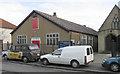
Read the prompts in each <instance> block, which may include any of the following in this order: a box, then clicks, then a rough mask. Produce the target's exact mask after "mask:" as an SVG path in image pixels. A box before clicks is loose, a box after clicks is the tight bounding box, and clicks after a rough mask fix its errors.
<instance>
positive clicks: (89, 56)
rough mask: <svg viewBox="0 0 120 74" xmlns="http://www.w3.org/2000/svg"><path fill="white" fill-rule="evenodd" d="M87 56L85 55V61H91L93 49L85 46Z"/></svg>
mask: <svg viewBox="0 0 120 74" xmlns="http://www.w3.org/2000/svg"><path fill="white" fill-rule="evenodd" d="M86 50H87V57H86V63H91V62H92V61H93V50H92V48H87V49H86Z"/></svg>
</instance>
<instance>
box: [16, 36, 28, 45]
mask: <svg viewBox="0 0 120 74" xmlns="http://www.w3.org/2000/svg"><path fill="white" fill-rule="evenodd" d="M24 36H25V38H23V37H24ZM17 43H18V44H26V43H27V35H17Z"/></svg>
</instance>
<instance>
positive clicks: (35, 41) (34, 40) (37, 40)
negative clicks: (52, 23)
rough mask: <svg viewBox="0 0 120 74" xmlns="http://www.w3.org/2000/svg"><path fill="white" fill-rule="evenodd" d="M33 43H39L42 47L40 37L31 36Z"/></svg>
mask: <svg viewBox="0 0 120 74" xmlns="http://www.w3.org/2000/svg"><path fill="white" fill-rule="evenodd" d="M31 43H33V44H36V45H38V47H39V48H40V44H41V42H40V38H31Z"/></svg>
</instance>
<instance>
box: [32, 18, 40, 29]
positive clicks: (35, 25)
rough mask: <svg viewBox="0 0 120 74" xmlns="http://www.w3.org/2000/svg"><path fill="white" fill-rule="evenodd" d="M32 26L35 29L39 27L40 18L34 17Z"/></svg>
mask: <svg viewBox="0 0 120 74" xmlns="http://www.w3.org/2000/svg"><path fill="white" fill-rule="evenodd" d="M32 28H33V29H39V18H33V19H32Z"/></svg>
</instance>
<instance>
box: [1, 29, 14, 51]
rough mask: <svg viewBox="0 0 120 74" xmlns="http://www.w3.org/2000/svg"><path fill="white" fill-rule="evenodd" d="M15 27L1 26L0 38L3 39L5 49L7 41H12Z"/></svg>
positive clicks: (4, 48)
mask: <svg viewBox="0 0 120 74" xmlns="http://www.w3.org/2000/svg"><path fill="white" fill-rule="evenodd" d="M12 31H13V29H7V28H0V40H3V50H6V49H7V47H6V44H7V42H9V43H11V34H10V33H11V32H12Z"/></svg>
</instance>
